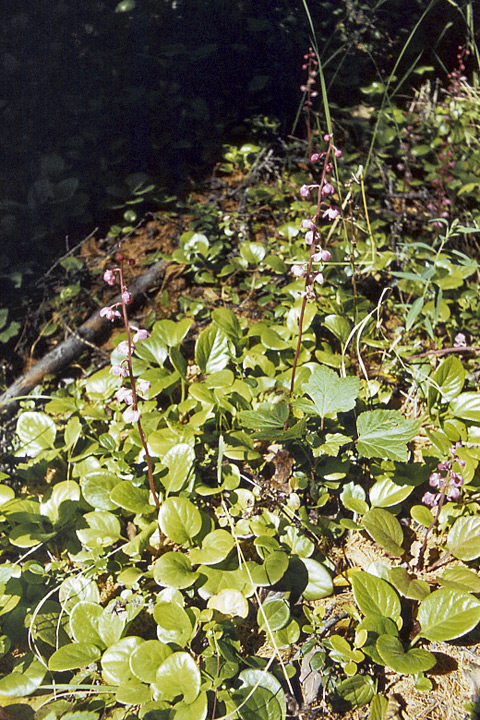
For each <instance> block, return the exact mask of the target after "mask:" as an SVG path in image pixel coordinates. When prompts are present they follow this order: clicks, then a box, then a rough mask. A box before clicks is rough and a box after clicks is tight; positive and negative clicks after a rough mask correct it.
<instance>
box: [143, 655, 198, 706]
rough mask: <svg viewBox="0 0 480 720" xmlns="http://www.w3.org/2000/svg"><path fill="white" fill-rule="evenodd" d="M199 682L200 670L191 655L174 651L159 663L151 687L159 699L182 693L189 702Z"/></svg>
mask: <svg viewBox="0 0 480 720" xmlns="http://www.w3.org/2000/svg"><path fill="white" fill-rule="evenodd" d="M200 682H201V678H200V670H199V669H198V667H197V665H196V663H195V660H194V659H193V658H192V656H191V655H189V654H188V653H186V652H176V653H173V654H172V655H169V656H168V657H167V659H166V660H165V661H164V662H163V663H162V664H161V665H160V667H159V668H158V670H157V675H156V678H155V682H154V683H153V685H152V687H153V690H154V692H155V693H156V695H157V697H158V699H159V700H174V699H175V698H176V697H177V696H178V695H182V696H183V699H184V701H185V702H186V703H187V704H191V703H193V701H194V700H195V699H196V698H197V696H198V694H199V692H200Z"/></svg>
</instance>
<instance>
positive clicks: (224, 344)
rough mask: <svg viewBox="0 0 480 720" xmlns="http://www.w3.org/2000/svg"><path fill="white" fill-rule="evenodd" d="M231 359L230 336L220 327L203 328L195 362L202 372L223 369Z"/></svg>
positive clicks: (198, 341) (196, 346)
mask: <svg viewBox="0 0 480 720" xmlns="http://www.w3.org/2000/svg"><path fill="white" fill-rule="evenodd" d="M229 360H230V353H229V349H228V338H227V336H226V335H225V333H224V332H223V330H220V328H219V327H215V326H214V325H211V326H210V327H208V328H205V330H202V332H201V333H200V335H199V336H198V340H197V343H196V345H195V362H196V363H197V365H198V366H199V368H200V370H201V371H202V373H204V374H205V373H209V374H210V373H213V372H218V371H219V370H223V369H224V368H225V367H226V366H227V365H228V362H229Z"/></svg>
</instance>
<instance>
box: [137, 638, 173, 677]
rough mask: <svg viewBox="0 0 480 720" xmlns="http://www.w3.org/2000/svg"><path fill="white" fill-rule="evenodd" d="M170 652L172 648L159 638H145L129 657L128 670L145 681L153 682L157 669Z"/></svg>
mask: <svg viewBox="0 0 480 720" xmlns="http://www.w3.org/2000/svg"><path fill="white" fill-rule="evenodd" d="M171 654H172V649H171V648H170V647H169V646H168V645H165V644H164V643H162V642H160V641H159V640H145V642H143V643H142V644H141V645H139V646H138V647H137V648H136V650H134V652H133V653H132V655H131V657H130V670H131V671H132V673H133V674H134V675H135V677H136V678H138V679H139V680H141V681H142V682H145V683H149V684H150V683H153V682H155V677H156V675H157V670H158V668H159V667H160V665H161V664H162V663H163V661H164V660H166V659H167V657H168V656H169V655H171Z"/></svg>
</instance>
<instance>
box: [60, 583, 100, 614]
mask: <svg viewBox="0 0 480 720" xmlns="http://www.w3.org/2000/svg"><path fill="white" fill-rule="evenodd" d="M59 599H60V603H61V605H62V608H63V609H64V610H65V611H66V612H67V613H71V612H72V610H73V608H74V607H75V605H76V604H77V603H79V602H82V600H85V601H90V602H92V603H99V602H100V592H99V590H98V585H97V584H96V582H94V581H93V580H90V579H88V578H86V577H85V576H84V575H74V576H72V577H68V578H67V579H66V580H64V581H63V582H62V584H61V585H60V590H59Z"/></svg>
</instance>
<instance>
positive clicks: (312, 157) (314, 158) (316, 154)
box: [310, 153, 320, 162]
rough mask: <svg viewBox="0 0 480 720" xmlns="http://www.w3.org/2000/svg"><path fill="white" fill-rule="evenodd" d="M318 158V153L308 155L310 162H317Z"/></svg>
mask: <svg viewBox="0 0 480 720" xmlns="http://www.w3.org/2000/svg"><path fill="white" fill-rule="evenodd" d="M319 160H320V155H319V153H313V155H311V156H310V161H311V162H318V161H319Z"/></svg>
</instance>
